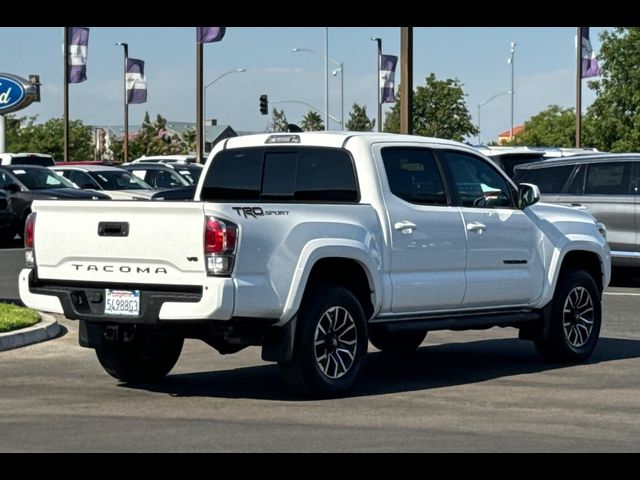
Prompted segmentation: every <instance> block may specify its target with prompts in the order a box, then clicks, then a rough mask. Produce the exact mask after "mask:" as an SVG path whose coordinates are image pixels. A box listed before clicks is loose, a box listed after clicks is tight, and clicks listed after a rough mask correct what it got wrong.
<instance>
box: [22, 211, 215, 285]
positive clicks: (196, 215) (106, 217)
mask: <svg viewBox="0 0 640 480" xmlns="http://www.w3.org/2000/svg"><path fill="white" fill-rule="evenodd" d="M33 211H34V212H36V213H37V221H36V228H35V260H36V265H37V271H38V277H39V278H41V279H50V280H65V281H90V282H105V283H132V284H163V285H167V284H172V285H197V284H202V281H203V276H204V275H205V273H204V272H205V263H204V255H203V236H204V213H203V204H202V203H188V202H151V201H123V202H80V201H78V202H56V201H36V202H34V203H33Z"/></svg>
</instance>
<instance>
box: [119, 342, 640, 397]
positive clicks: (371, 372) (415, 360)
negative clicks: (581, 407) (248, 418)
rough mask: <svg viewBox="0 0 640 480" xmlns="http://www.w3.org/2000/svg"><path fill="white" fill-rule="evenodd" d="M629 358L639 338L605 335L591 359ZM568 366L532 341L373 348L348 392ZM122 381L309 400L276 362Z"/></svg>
mask: <svg viewBox="0 0 640 480" xmlns="http://www.w3.org/2000/svg"><path fill="white" fill-rule="evenodd" d="M630 358H640V340H628V339H617V338H601V339H600V341H599V343H598V347H597V348H596V351H595V352H594V353H593V355H592V357H591V358H590V360H589V362H587V364H597V363H602V362H609V361H614V360H624V359H630ZM570 368H572V366H571V365H565V364H549V363H544V362H543V361H542V360H541V358H540V357H539V356H538V354H537V353H536V351H535V348H534V347H533V344H530V343H529V342H524V341H522V340H517V339H496V340H482V341H476V342H467V343H453V344H444V345H436V346H425V347H422V348H420V349H419V350H417V351H416V352H412V353H410V354H404V355H390V354H386V353H382V352H378V351H376V352H372V353H369V355H368V357H367V362H366V365H365V369H364V371H363V374H362V376H361V378H360V381H359V382H358V383H357V384H356V385H355V387H354V388H353V389H351V390H350V391H349V392H347V394H345V395H344V397H362V396H371V395H383V394H388V393H398V392H408V391H417V390H430V389H435V388H441V387H449V386H456V385H465V384H471V383H479V382H484V381H486V380H491V379H495V378H504V377H509V376H513V375H522V374H528V373H536V372H543V371H548V370H557V369H570ZM121 386H124V387H127V388H136V389H144V390H150V391H155V392H163V393H167V394H169V395H172V396H176V397H190V396H198V397H220V398H250V399H258V400H276V401H296V400H298V401H299V400H309V399H306V398H304V397H300V396H296V395H294V394H291V393H288V392H287V390H285V388H284V385H283V384H282V382H281V381H280V379H279V377H278V372H277V368H276V366H275V365H262V366H256V367H243V368H238V369H233V370H224V371H215V372H199V373H191V374H178V375H170V376H169V377H167V379H166V380H165V382H164V383H162V384H159V385H134V384H121Z"/></svg>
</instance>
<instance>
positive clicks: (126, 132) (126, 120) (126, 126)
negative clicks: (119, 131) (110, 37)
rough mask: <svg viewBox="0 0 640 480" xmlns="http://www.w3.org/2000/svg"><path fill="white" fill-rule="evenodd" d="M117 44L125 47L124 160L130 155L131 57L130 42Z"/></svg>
mask: <svg viewBox="0 0 640 480" xmlns="http://www.w3.org/2000/svg"><path fill="white" fill-rule="evenodd" d="M116 45H118V46H121V47H123V48H124V139H123V140H124V141H123V144H122V153H123V158H124V160H123V162H127V161H128V157H129V101H128V98H127V59H128V58H129V44H128V43H124V42H118V43H116Z"/></svg>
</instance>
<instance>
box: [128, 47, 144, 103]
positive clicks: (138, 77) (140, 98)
mask: <svg viewBox="0 0 640 480" xmlns="http://www.w3.org/2000/svg"><path fill="white" fill-rule="evenodd" d="M126 81H127V103H144V102H146V101H147V77H145V76H144V62H143V61H142V60H139V59H137V58H127V76H126Z"/></svg>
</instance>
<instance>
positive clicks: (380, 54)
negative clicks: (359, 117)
mask: <svg viewBox="0 0 640 480" xmlns="http://www.w3.org/2000/svg"><path fill="white" fill-rule="evenodd" d="M371 40H373V41H374V42H376V43H377V44H378V52H377V58H376V73H377V76H378V104H377V107H378V131H379V132H381V131H382V103H380V102H381V99H380V94H381V92H380V90H381V88H382V85H380V67H381V64H380V63H381V62H382V39H381V38H380V37H371Z"/></svg>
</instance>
